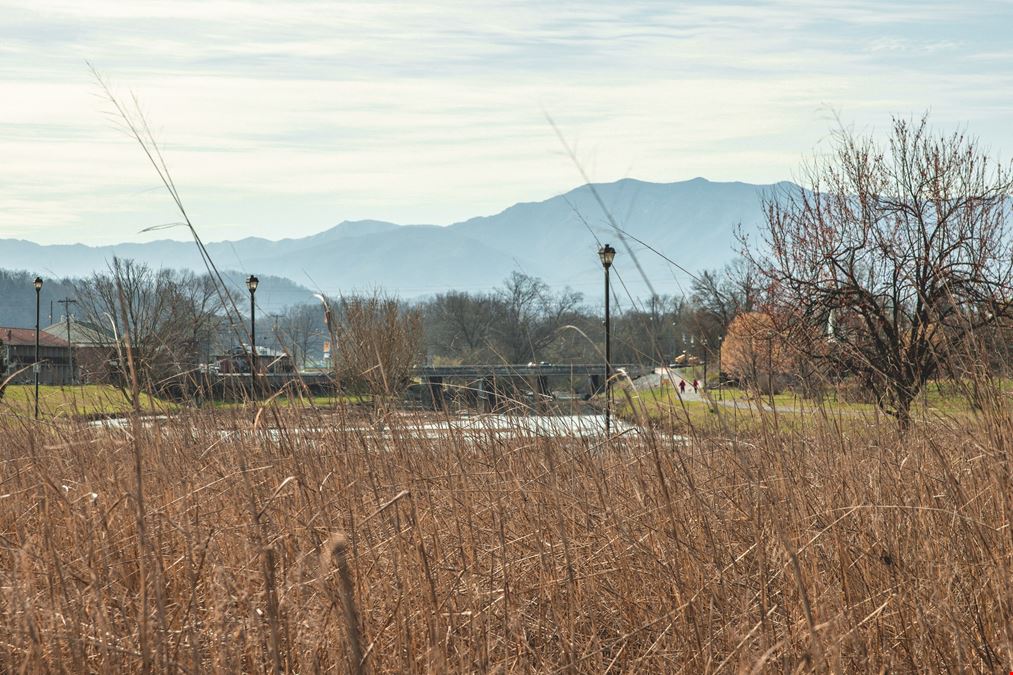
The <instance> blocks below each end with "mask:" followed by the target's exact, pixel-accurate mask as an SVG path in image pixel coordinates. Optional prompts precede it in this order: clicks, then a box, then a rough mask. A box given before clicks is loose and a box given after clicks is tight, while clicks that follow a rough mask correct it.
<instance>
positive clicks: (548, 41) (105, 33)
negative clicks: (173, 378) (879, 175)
mask: <svg viewBox="0 0 1013 675" xmlns="http://www.w3.org/2000/svg"><path fill="white" fill-rule="evenodd" d="M815 5H816V3H814V2H803V1H790V0H769V1H766V2H762V1H761V2H748V3H742V4H732V3H722V2H714V1H710V2H677V1H674V0H667V1H663V2H634V1H630V0H626V1H619V2H611V1H608V2H606V1H604V0H602V1H599V2H580V3H576V2H566V1H560V0H555V1H553V2H545V1H544V0H539V1H535V0H531V1H527V0H517V1H514V2H483V1H481V0H468V1H465V2H448V1H440V2H426V1H424V0H415V1H413V2H407V1H406V2H396V3H391V2H381V1H377V0H371V1H368V2H343V1H332V2H321V3H315V2H284V1H280V0H269V1H266V2H250V1H242V0H225V1H217V0H199V1H190V0H175V1H174V2H147V1H143V0H131V1H130V2H124V1H122V0H114V1H108V0H92V1H89V0H63V1H53V2H49V1H45V0H33V2H24V0H15V1H13V2H10V1H8V0H0V237H17V238H24V239H30V240H33V241H39V242H43V243H57V242H60V243H68V242H84V243H89V244H99V243H112V242H117V241H126V240H132V241H145V240H150V239H153V238H155V237H156V236H158V237H165V236H173V237H174V238H184V237H183V235H184V233H183V232H182V231H176V232H172V231H170V232H160V233H158V234H157V235H156V234H150V233H149V234H143V233H140V230H142V229H143V228H145V227H149V226H152V225H158V224H161V223H168V222H173V221H177V220H179V216H178V214H177V213H176V212H175V211H174V208H173V205H172V203H171V202H170V201H169V199H168V197H167V195H166V194H165V193H164V192H163V191H162V190H160V189H159V187H158V182H157V177H156V176H155V174H154V172H153V171H152V170H151V169H150V167H149V166H148V165H147V164H146V163H145V159H144V156H143V155H142V153H141V150H140V149H139V148H138V147H137V146H136V144H134V143H133V142H132V141H131V140H130V139H129V138H128V137H127V136H126V135H125V134H124V132H123V131H122V130H121V129H120V128H119V127H118V126H117V125H116V123H115V120H114V119H113V118H112V117H111V116H110V111H111V105H110V104H109V102H108V101H106V100H104V99H103V98H102V96H101V95H100V90H99V88H98V86H97V84H96V82H95V80H94V78H93V76H92V75H91V73H90V72H89V70H88V67H87V65H86V61H90V62H91V63H93V64H94V65H95V67H96V68H97V69H98V70H99V71H100V72H101V73H102V74H103V76H104V77H106V78H107V79H108V80H109V82H110V83H111V84H112V86H113V88H114V90H115V91H116V92H117V94H119V95H120V96H123V97H124V98H127V99H128V98H129V97H130V96H131V95H135V96H136V97H137V100H138V101H139V102H140V103H141V106H142V108H143V110H144V112H145V113H146V115H147V118H148V120H149V122H150V124H151V125H152V127H153V128H154V130H155V133H156V136H157V138H158V139H159V141H160V143H161V144H162V149H163V151H164V153H165V156H166V159H167V161H168V163H169V165H170V168H171V169H172V171H173V174H174V177H175V180H176V183H177V187H178V188H179V191H180V193H181V196H182V197H183V199H184V201H185V202H186V204H187V206H188V209H189V211H190V214H191V217H192V219H193V220H194V222H195V224H196V225H197V226H198V228H199V230H200V231H201V233H202V234H203V236H204V237H205V238H206V239H208V240H221V239H235V238H241V237H244V236H250V235H255V236H264V237H268V238H281V237H288V236H301V235H306V234H311V233H315V232H318V231H320V230H323V229H325V228H327V227H329V226H331V225H334V224H336V223H338V222H339V221H342V220H345V219H361V218H376V219H383V220H392V221H395V222H399V223H434V224H447V223H451V222H454V221H456V220H460V219H464V218H467V217H470V216H474V215H483V214H489V213H494V212H497V211H499V210H501V209H503V208H505V207H507V206H509V205H511V204H513V203H514V202H517V201H533V200H539V199H544V198H546V197H549V196H552V195H554V194H557V193H560V192H563V191H565V190H567V189H570V188H572V187H574V186H576V185H578V184H579V183H580V182H581V180H580V176H579V174H578V173H577V170H576V169H575V168H574V166H573V164H572V163H571V162H570V161H569V160H568V159H567V158H566V157H565V156H564V154H563V153H562V151H561V147H560V144H559V142H558V141H557V140H556V138H555V136H554V133H553V131H552V129H551V127H550V126H549V125H548V123H547V122H546V120H545V113H549V114H551V115H552V116H553V117H554V118H555V119H556V121H557V123H558V124H559V126H560V128H561V130H562V131H563V133H564V134H565V135H566V136H567V138H568V139H570V140H571V141H572V142H574V143H575V145H576V147H577V152H578V155H579V157H580V160H581V162H582V163H583V164H584V166H585V168H586V169H587V171H588V173H589V175H590V176H591V178H592V179H593V180H595V181H609V180H615V179H619V178H623V177H635V178H641V179H644V180H652V181H666V182H667V181H674V180H683V179H688V178H693V177H694V176H704V177H706V178H710V179H712V180H743V181H748V182H759V183H768V182H774V181H778V180H782V179H790V178H792V177H793V176H794V175H795V173H796V171H797V167H798V165H799V162H800V160H801V159H802V158H803V157H805V156H806V155H807V154H809V153H811V152H812V151H813V149H814V148H817V149H818V148H819V146H820V144H821V143H824V144H825V142H826V139H827V133H828V130H829V129H830V128H831V127H832V126H833V124H834V121H833V116H834V113H838V114H839V115H840V116H841V117H842V118H843V119H844V120H845V121H847V122H848V123H852V124H854V125H856V127H858V128H860V129H871V130H878V129H884V128H885V127H886V126H887V125H888V123H889V116H890V115H891V114H900V115H905V116H907V115H912V114H918V113H919V112H921V111H924V110H926V109H930V110H931V111H932V113H933V120H934V122H935V124H936V125H937V126H940V127H948V128H949V127H953V126H956V125H960V126H963V127H966V128H967V129H968V130H969V131H971V132H972V133H973V134H975V135H977V136H979V137H980V138H981V139H982V141H984V143H985V144H986V145H987V146H989V147H991V148H992V149H993V150H994V151H995V152H996V153H997V154H1000V155H1002V156H1004V157H1007V158H1008V157H1010V156H1011V154H1013V153H1011V150H1013V116H1011V115H1010V111H1011V108H1013V87H1011V84H1013V82H1011V79H1013V42H1011V41H1010V38H1009V35H1010V31H1011V29H1013V7H1011V6H1010V4H1008V3H986V2H977V3H973V4H972V3H966V2H932V1H931V0H929V1H921V2H888V1H883V0H873V1H868V2H863V1H861V0H859V1H856V0H847V1H845V2H826V3H820V4H819V6H818V7H814V6H815ZM0 264H2V263H0Z"/></svg>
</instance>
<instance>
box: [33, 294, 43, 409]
mask: <svg viewBox="0 0 1013 675" xmlns="http://www.w3.org/2000/svg"><path fill="white" fill-rule="evenodd" d="M41 294H42V277H35V363H34V364H33V365H32V370H33V371H35V419H39V371H40V370H42V366H41V364H40V363H39V296H40V295H41Z"/></svg>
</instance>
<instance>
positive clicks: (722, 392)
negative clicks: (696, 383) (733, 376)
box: [718, 335, 725, 401]
mask: <svg viewBox="0 0 1013 675" xmlns="http://www.w3.org/2000/svg"><path fill="white" fill-rule="evenodd" d="M722 340H724V336H723V335H721V336H718V398H719V399H721V400H722V401H723V400H725V390H724V389H722V388H721V341H722Z"/></svg>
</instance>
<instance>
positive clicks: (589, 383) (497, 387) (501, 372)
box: [412, 363, 654, 408]
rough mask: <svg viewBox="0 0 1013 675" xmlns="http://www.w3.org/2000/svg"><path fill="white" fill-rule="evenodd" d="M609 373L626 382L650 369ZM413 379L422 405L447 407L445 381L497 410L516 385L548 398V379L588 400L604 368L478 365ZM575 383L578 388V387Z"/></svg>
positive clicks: (424, 369) (429, 371) (420, 369)
mask: <svg viewBox="0 0 1013 675" xmlns="http://www.w3.org/2000/svg"><path fill="white" fill-rule="evenodd" d="M612 368H613V371H618V370H623V371H624V372H625V373H626V374H627V375H628V376H629V377H630V378H633V379H635V378H637V377H640V376H642V375H646V374H648V373H651V372H653V370H654V369H653V368H652V367H651V366H643V365H637V364H621V363H618V364H614V365H613V366H612ZM412 372H413V375H414V376H415V377H418V378H420V379H421V380H422V385H423V387H422V389H423V393H424V399H425V403H426V404H428V405H430V406H432V407H435V408H442V407H443V406H444V405H446V404H447V398H448V396H447V392H448V380H458V381H462V380H463V381H464V383H463V384H460V385H456V386H455V385H450V386H451V387H454V388H455V389H459V390H460V389H462V388H463V389H465V390H466V391H468V392H469V398H474V399H476V401H477V402H478V403H479V404H483V403H484V404H487V405H488V406H489V407H490V408H497V407H499V405H500V404H501V403H502V402H503V401H505V400H508V399H509V398H510V397H511V394H512V393H513V394H516V392H517V390H518V389H519V387H518V385H520V384H522V383H523V384H526V389H527V390H528V391H530V392H531V393H532V394H534V395H535V397H536V398H538V399H543V398H548V397H549V395H550V392H551V390H550V388H549V378H550V377H556V378H569V380H570V386H569V388H570V390H571V391H577V390H578V388H579V389H584V390H585V391H586V393H587V395H588V397H590V396H591V395H592V394H594V393H595V392H598V391H601V389H602V387H603V383H604V379H605V365H604V364H601V363H528V364H502V363H501V364H481V365H465V366H417V367H416V368H414V369H413V371H412ZM578 383H579V385H580V386H579V387H578Z"/></svg>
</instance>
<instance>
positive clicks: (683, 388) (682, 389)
mask: <svg viewBox="0 0 1013 675" xmlns="http://www.w3.org/2000/svg"><path fill="white" fill-rule="evenodd" d="M679 393H680V394H685V393H686V380H679Z"/></svg>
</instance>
